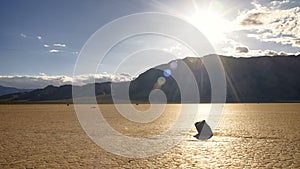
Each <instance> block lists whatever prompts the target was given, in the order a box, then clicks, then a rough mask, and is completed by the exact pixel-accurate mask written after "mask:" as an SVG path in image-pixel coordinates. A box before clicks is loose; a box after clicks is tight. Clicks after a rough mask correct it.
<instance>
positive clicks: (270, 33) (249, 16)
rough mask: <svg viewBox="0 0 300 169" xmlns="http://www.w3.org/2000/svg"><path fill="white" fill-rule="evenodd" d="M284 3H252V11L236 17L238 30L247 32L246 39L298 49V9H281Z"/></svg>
mask: <svg viewBox="0 0 300 169" xmlns="http://www.w3.org/2000/svg"><path fill="white" fill-rule="evenodd" d="M288 2H289V1H288V0H284V1H272V2H271V5H270V6H263V5H261V4H259V3H258V2H256V1H253V2H252V4H253V6H254V8H253V9H251V10H247V11H243V12H241V14H240V15H239V16H238V17H237V19H236V22H238V23H239V24H240V26H239V29H240V30H248V31H250V32H251V33H249V35H248V37H254V38H256V39H258V40H260V41H263V42H274V43H280V44H283V45H291V46H292V47H300V25H299V24H300V23H299V21H300V7H299V6H297V7H291V8H284V9H281V6H282V5H283V4H286V3H288Z"/></svg>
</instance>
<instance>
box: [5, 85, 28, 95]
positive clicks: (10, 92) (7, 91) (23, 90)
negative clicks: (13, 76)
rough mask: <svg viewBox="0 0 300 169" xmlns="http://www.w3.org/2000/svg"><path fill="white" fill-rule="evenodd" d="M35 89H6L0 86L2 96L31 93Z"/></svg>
mask: <svg viewBox="0 0 300 169" xmlns="http://www.w3.org/2000/svg"><path fill="white" fill-rule="evenodd" d="M32 90H33V89H18V88H15V87H4V86H0V96H3V95H7V94H12V93H20V92H30V91H32Z"/></svg>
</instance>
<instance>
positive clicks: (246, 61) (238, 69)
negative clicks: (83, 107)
mask: <svg viewBox="0 0 300 169" xmlns="http://www.w3.org/2000/svg"><path fill="white" fill-rule="evenodd" d="M214 56H215V57H216V55H214ZM205 57H212V56H205ZM205 57H203V58H193V57H187V58H184V59H178V60H176V61H175V62H176V64H177V68H176V69H174V70H172V71H173V73H176V74H178V75H180V76H181V77H182V78H184V79H186V83H189V79H190V78H191V77H189V76H187V75H186V74H183V73H182V72H181V70H182V65H183V64H186V65H187V66H188V67H189V68H190V70H191V72H192V73H193V75H194V77H195V79H196V82H197V84H198V88H199V92H200V101H201V102H205V103H207V102H211V85H210V80H209V76H208V74H207V71H206V68H205V64H204V60H203V59H205ZM217 57H219V58H220V60H221V62H222V63H223V66H224V69H225V74H226V83H227V96H226V102H230V103H240V102H242V103H248V102H249V103H256V102H300V85H299V84H300V78H299V75H300V56H274V57H269V56H262V57H252V58H234V57H227V56H217ZM172 63H174V61H172V62H169V63H168V64H162V65H159V66H157V67H154V68H151V69H149V70H147V71H146V72H144V73H142V74H140V75H139V76H138V77H137V78H136V79H134V80H133V81H131V82H121V83H111V82H106V83H96V84H95V93H96V96H97V100H98V102H99V103H111V102H112V99H111V86H112V85H113V86H114V88H113V89H114V92H113V94H114V95H115V97H116V98H119V99H120V100H122V99H126V98H124V94H122V92H118V91H122V89H125V87H126V86H129V96H130V99H131V100H132V101H133V102H148V98H149V94H150V92H151V91H152V90H153V89H154V88H157V81H158V78H159V77H164V79H165V82H164V84H163V85H161V86H160V89H161V90H162V91H164V93H165V94H166V97H167V100H168V102H169V103H180V102H181V94H180V90H179V87H178V84H177V83H176V81H175V80H174V79H173V78H172V76H168V77H166V76H165V75H164V72H163V71H162V70H165V69H168V68H170V64H172ZM75 87H76V88H77V89H79V91H80V92H79V93H78V94H77V96H76V97H83V98H84V97H92V96H93V93H85V92H84V91H86V89H88V88H90V87H93V85H92V84H87V85H84V86H75ZM81 91H82V92H81ZM116 94H117V95H116ZM71 99H72V86H71V85H64V86H60V87H55V86H47V87H46V88H44V89H37V90H33V91H30V92H25V93H24V92H22V93H15V94H9V95H5V96H0V101H1V102H20V101H23V102H24V101H25V102H36V101H67V102H71V101H72V100H71ZM185 102H195V100H188V101H185Z"/></svg>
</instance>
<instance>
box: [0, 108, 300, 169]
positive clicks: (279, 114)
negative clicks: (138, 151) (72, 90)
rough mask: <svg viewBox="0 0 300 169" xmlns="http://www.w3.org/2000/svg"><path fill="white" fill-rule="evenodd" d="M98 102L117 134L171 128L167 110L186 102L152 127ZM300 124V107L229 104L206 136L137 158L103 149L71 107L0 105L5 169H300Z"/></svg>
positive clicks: (0, 160)
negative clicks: (81, 123) (154, 154)
mask: <svg viewBox="0 0 300 169" xmlns="http://www.w3.org/2000/svg"><path fill="white" fill-rule="evenodd" d="M135 106H136V107H139V109H141V110H142V109H147V107H148V105H135ZM100 107H101V110H102V112H103V114H104V116H105V118H107V119H108V122H109V123H110V124H111V126H112V127H114V128H115V129H116V130H117V131H119V132H122V133H124V134H125V135H128V136H132V137H143V136H145V135H146V136H151V135H156V134H158V133H160V132H162V131H163V130H166V129H167V128H169V127H170V126H171V125H172V122H173V121H174V119H175V118H174V119H169V117H170V116H169V115H168V113H171V112H174V111H178V109H179V107H180V105H168V106H167V108H166V113H165V114H166V115H165V116H164V114H163V115H162V117H161V118H159V119H157V122H156V123H150V124H134V123H131V122H126V120H124V119H123V118H120V116H119V115H118V114H117V111H116V109H115V108H114V106H113V105H101V106H100ZM200 110H201V109H200ZM175 120H176V119H175ZM299 121H300V104H227V105H226V106H225V109H224V113H223V116H222V119H221V121H220V123H219V126H218V127H217V128H215V129H214V136H213V137H212V138H211V139H209V140H208V141H199V140H196V139H195V138H193V135H194V134H196V130H195V129H192V130H191V131H190V133H189V134H188V135H187V136H186V139H184V140H183V141H182V142H181V143H180V144H178V145H176V146H175V147H173V148H172V149H170V150H169V151H167V152H165V153H162V154H160V155H156V156H152V157H147V158H139V159H137V158H127V157H123V156H117V155H114V154H112V153H109V152H106V151H105V150H103V149H101V148H100V147H99V146H97V145H96V144H95V143H94V142H93V141H92V140H91V139H90V138H89V137H88V136H87V135H86V134H85V132H84V130H83V129H82V127H81V125H80V123H79V121H78V119H77V116H76V113H75V111H74V107H73V105H70V106H67V105H64V104H60V105H59V104H48V105H47V104H39V105H38V104H35V105H34V104H33V105H0V168H300V132H299V128H300V123H299ZM168 122H170V123H168Z"/></svg>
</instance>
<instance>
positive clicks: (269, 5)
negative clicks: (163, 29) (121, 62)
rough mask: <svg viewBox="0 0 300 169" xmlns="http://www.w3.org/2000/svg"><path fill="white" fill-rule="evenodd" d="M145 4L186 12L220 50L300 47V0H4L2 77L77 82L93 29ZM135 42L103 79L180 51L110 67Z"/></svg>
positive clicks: (252, 52)
mask: <svg viewBox="0 0 300 169" xmlns="http://www.w3.org/2000/svg"><path fill="white" fill-rule="evenodd" d="M197 11H198V12H197ZM203 11H204V12H203ZM142 12H162V13H167V14H171V15H176V16H180V17H182V18H185V19H186V20H187V21H188V22H191V24H193V25H195V26H196V27H197V26H199V29H200V30H201V31H202V32H204V34H205V35H207V37H208V39H209V40H210V42H211V43H212V45H213V46H214V48H215V51H216V53H218V54H224V55H232V56H236V57H250V56H259V55H270V56H274V55H278V54H280V55H284V54H297V53H299V51H300V30H299V29H300V28H299V27H300V26H299V23H298V22H299V19H300V16H299V15H300V2H299V1H296V0H281V1H271V0H249V1H240V0H223V1H221V0H207V1H202V0H199V1H197V0H161V1H159V0H101V1H96V0H95V1H92V0H89V1H79V0H43V1H38V0H26V1H21V0H2V1H0V19H1V27H0V59H1V62H0V85H5V86H12V87H21V88H38V87H44V86H46V85H47V84H54V85H62V84H66V83H71V82H72V74H73V70H74V65H75V62H76V59H77V57H78V54H79V52H80V50H81V48H82V47H83V45H84V44H85V43H86V41H87V40H88V39H89V38H90V36H91V35H92V34H93V33H94V32H96V31H97V30H98V29H99V28H101V27H102V26H104V25H105V24H107V23H109V22H111V21H113V20H115V19H117V18H119V17H122V16H125V15H129V14H134V13H142ZM154 39H155V38H154ZM142 40H143V39H142ZM144 40H145V41H146V40H147V38H144ZM148 40H149V39H148ZM153 41H155V40H153V38H152V42H153ZM134 42H136V39H135V38H133V39H131V40H128V42H127V44H131V46H130V45H127V46H126V45H125V46H123V47H121V48H120V50H119V51H113V52H115V53H111V56H110V58H111V59H109V58H108V59H106V62H105V63H104V64H103V65H104V66H103V71H99V72H98V75H97V77H98V79H99V81H100V82H101V81H107V80H116V81H118V80H130V79H131V78H132V77H131V75H136V74H138V73H137V72H138V71H137V70H133V69H130V67H132V66H136V65H139V66H140V68H139V69H140V71H139V72H142V70H145V69H146V68H148V67H151V66H154V65H157V64H159V63H165V62H166V61H168V60H170V59H173V58H172V57H168V56H166V55H165V54H161V55H159V53H156V54H157V59H155V60H156V61H157V62H145V60H143V61H142V60H141V59H140V60H141V61H140V62H139V59H138V58H137V59H132V62H130V63H132V65H130V63H129V62H127V66H128V71H126V67H125V68H124V66H123V68H122V72H119V73H118V74H117V75H116V74H112V72H110V68H111V67H115V66H117V63H114V59H112V58H114V57H113V55H114V54H115V55H116V57H121V56H122V51H124V50H125V51H126V50H130V49H133V47H132V45H133V46H134V45H135V44H134ZM141 44H146V43H145V42H143V43H139V45H141ZM165 44H168V46H163V45H164V43H162V44H161V45H162V49H163V50H166V51H170V50H173V49H176V48H179V47H178V44H173V46H172V45H170V44H171V43H165ZM148 55H149V54H144V55H143V57H144V58H145V59H147V56H148ZM135 57H139V56H135ZM183 57H184V56H183ZM140 58H141V57H140ZM150 60H151V58H150V59H149V61H150ZM143 63H147V64H148V65H146V64H143ZM142 67H144V69H142ZM100 70H102V69H101V68H100ZM91 76H92V75H84V76H83V77H82V78H83V79H86V78H90V77H91ZM25 82H26V83H25ZM34 83H35V84H34Z"/></svg>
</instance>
